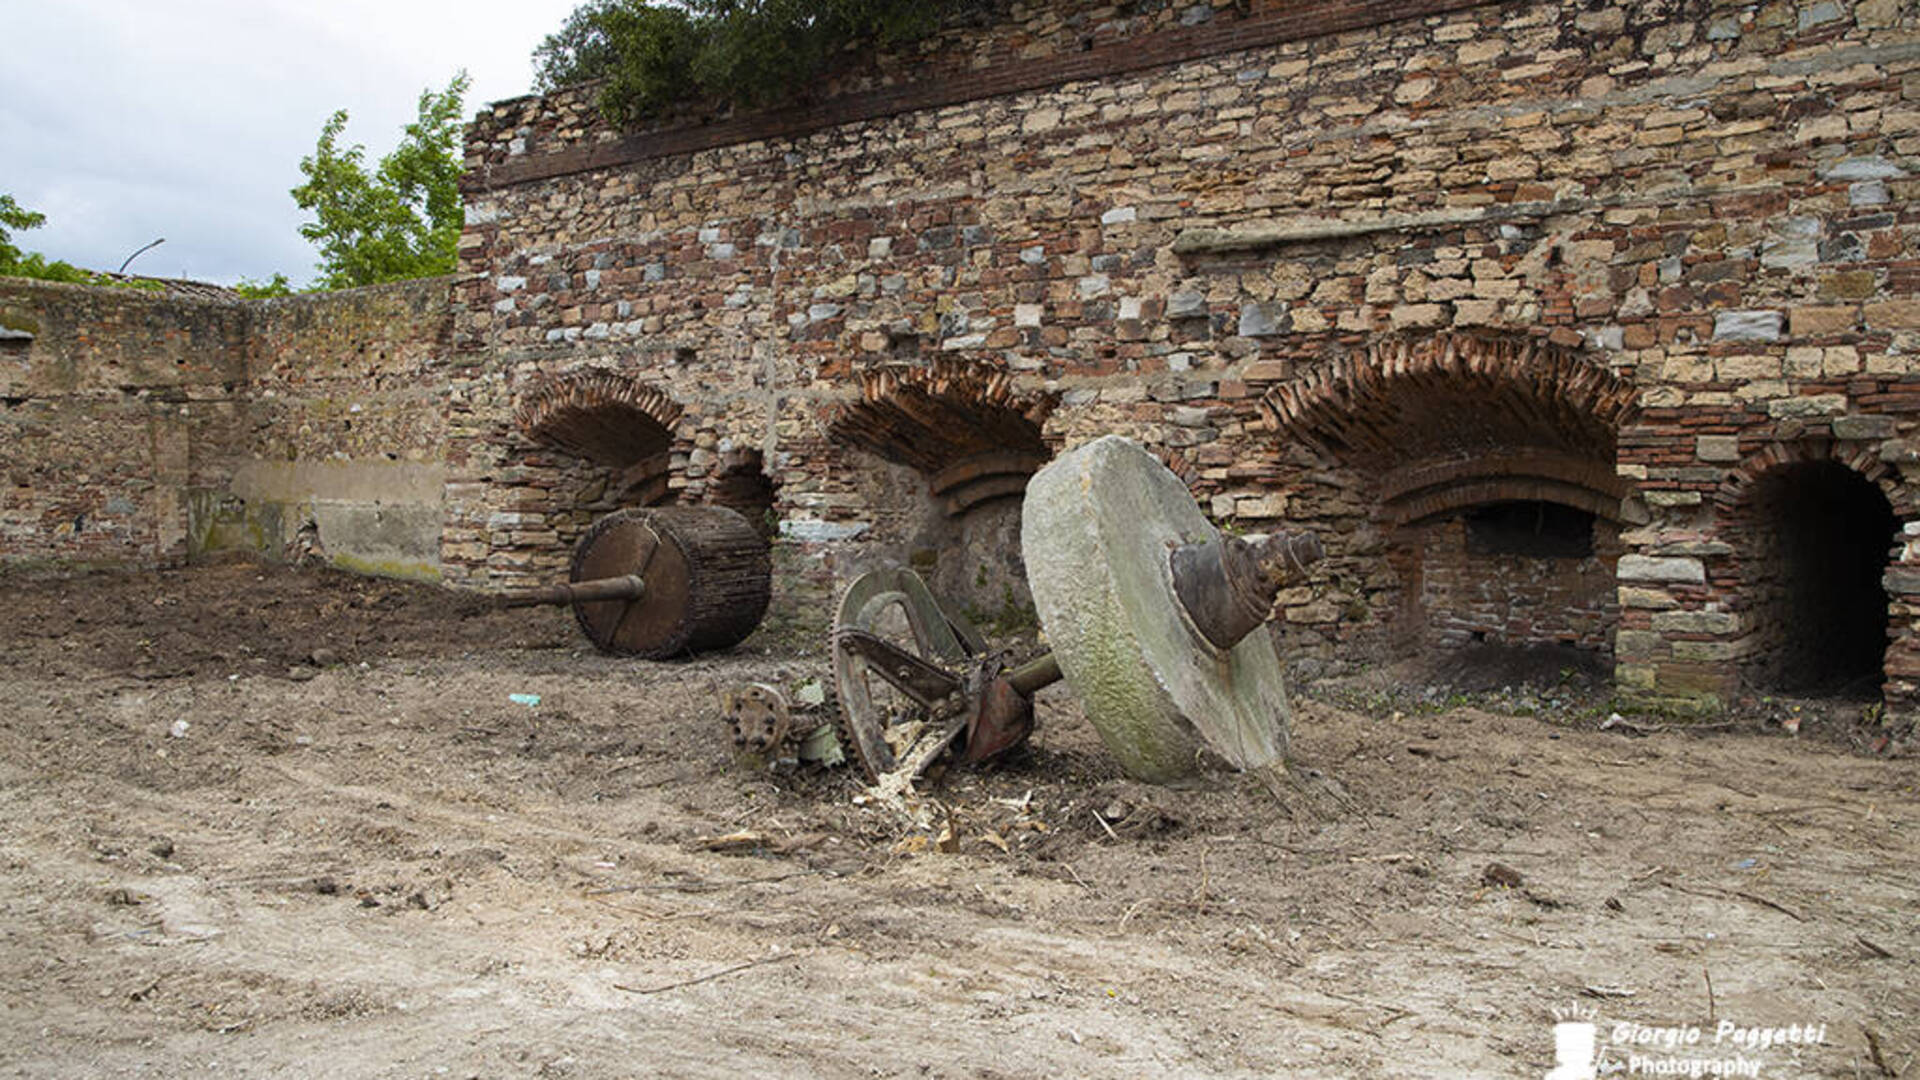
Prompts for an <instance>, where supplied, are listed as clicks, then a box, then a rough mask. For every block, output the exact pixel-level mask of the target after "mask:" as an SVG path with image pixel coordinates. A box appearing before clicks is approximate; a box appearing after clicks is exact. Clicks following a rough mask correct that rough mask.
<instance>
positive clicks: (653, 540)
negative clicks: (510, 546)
mask: <svg viewBox="0 0 1920 1080" xmlns="http://www.w3.org/2000/svg"><path fill="white" fill-rule="evenodd" d="M772 572H773V566H772V560H771V558H770V556H769V554H768V550H767V541H766V539H765V538H764V537H762V536H761V535H760V534H759V533H758V532H757V531H755V529H754V528H753V526H752V525H751V524H750V523H749V522H748V521H747V519H746V518H744V517H741V516H740V515H739V514H738V513H736V512H735V511H733V510H729V509H727V508H726V507H723V506H660V507H652V508H649V509H632V510H619V511H615V512H614V513H611V514H608V515H607V516H606V517H603V518H601V519H600V520H599V521H596V522H594V523H593V525H592V527H590V528H589V529H588V530H587V533H586V535H585V536H582V537H581V538H580V542H579V543H578V544H577V545H575V546H574V549H573V566H572V569H571V571H570V573H569V574H568V577H569V579H570V580H572V581H575V582H588V581H599V580H602V579H607V578H619V577H629V576H632V577H638V578H640V579H641V580H642V581H644V582H645V590H644V592H643V594H642V595H640V596H638V597H631V598H614V599H604V600H576V601H575V602H574V604H573V612H574V615H575V617H576V618H578V619H579V621H580V629H581V631H582V632H583V633H585V634H586V635H587V640H589V641H591V642H593V643H594V645H595V646H597V647H598V648H600V649H601V650H602V651H605V652H610V653H616V654H620V655H628V656H638V657H642V658H644V659H648V660H664V659H669V658H674V657H684V656H688V655H691V654H693V653H697V652H707V651H710V650H713V649H724V648H727V647H728V646H730V645H736V644H738V643H739V642H740V641H741V640H742V639H743V638H745V637H746V636H747V635H748V634H751V633H753V631H754V628H755V627H757V626H759V625H760V619H761V617H762V616H764V615H765V614H766V611H767V600H768V597H769V594H770V592H771V579H772Z"/></svg>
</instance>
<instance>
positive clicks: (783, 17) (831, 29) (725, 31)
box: [533, 0, 992, 124]
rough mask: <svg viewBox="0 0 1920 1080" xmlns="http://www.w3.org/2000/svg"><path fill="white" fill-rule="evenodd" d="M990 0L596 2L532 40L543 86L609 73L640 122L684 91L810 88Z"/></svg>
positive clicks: (758, 96) (790, 92) (612, 103)
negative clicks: (857, 59) (865, 54)
mask: <svg viewBox="0 0 1920 1080" xmlns="http://www.w3.org/2000/svg"><path fill="white" fill-rule="evenodd" d="M991 4H992V0H684V2H682V3H678V4H673V5H668V4H664V3H648V2H646V0H587V2H586V3H584V4H582V5H580V6H579V7H577V8H575V9H574V11H573V14H572V15H570V16H568V17H567V21H566V24H565V25H563V26H562V27H561V28H560V31H559V32H558V33H555V34H552V35H549V36H548V37H547V39H546V41H544V42H542V43H541V45H540V47H539V48H538V49H536V50H534V54H533V56H534V67H535V71H536V74H535V85H536V87H537V88H538V89H540V90H542V91H545V90H552V89H554V88H556V87H561V86H573V85H576V84H579V83H583V82H587V81H590V80H593V79H604V80H606V83H605V85H604V86H603V87H602V88H601V91H600V102H599V104H600V109H601V111H602V112H603V113H605V114H606V116H607V117H608V119H610V120H612V121H614V122H615V123H619V124H634V123H638V122H640V121H642V120H645V119H647V118H649V117H651V116H655V115H658V114H659V113H660V112H661V111H663V110H664V109H665V108H666V107H668V106H670V105H672V104H674V103H676V102H681V101H689V100H697V99H702V98H709V99H716V100H719V101H723V102H726V103H728V104H732V105H738V106H745V107H757V106H766V105H771V104H775V103H778V102H783V101H790V100H793V99H795V98H797V97H804V96H805V93H806V88H807V87H808V86H809V85H811V84H812V83H813V82H814V81H815V80H817V79H818V78H819V77H820V76H821V75H822V74H823V73H825V72H827V71H829V70H831V68H832V67H833V66H834V65H835V64H836V63H838V62H840V61H841V60H843V59H845V58H846V57H848V56H849V55H851V54H855V53H857V52H859V51H862V50H873V49H888V48H897V47H899V46H901V45H904V44H907V43H910V42H913V41H917V40H919V39H920V38H923V37H925V36H926V35H928V34H930V33H932V32H933V31H934V30H937V29H938V28H939V27H940V26H941V24H942V23H943V22H944V21H946V20H947V19H948V18H949V17H951V16H952V15H954V14H956V13H958V12H963V11H979V10H985V9H986V8H988V7H990V6H991Z"/></svg>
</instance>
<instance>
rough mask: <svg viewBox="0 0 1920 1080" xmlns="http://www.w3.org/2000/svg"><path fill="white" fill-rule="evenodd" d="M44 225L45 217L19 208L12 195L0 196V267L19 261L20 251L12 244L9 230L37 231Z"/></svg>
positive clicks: (11, 235)
mask: <svg viewBox="0 0 1920 1080" xmlns="http://www.w3.org/2000/svg"><path fill="white" fill-rule="evenodd" d="M46 223H47V215H45V214H42V213H38V212H36V211H33V210H29V209H27V208H26V207H24V206H21V205H20V204H19V203H17V202H15V201H13V196H12V195H7V194H0V267H6V266H12V265H13V264H14V263H17V262H19V261H20V249H19V248H18V247H15V246H14V244H13V233H12V232H11V230H13V229H21V230H26V229H37V228H39V227H40V226H42V225H45V224H46Z"/></svg>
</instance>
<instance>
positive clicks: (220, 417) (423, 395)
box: [0, 279, 447, 576]
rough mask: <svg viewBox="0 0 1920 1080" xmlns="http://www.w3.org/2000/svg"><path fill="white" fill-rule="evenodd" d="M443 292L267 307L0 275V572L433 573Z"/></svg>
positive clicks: (392, 292) (434, 288) (434, 285)
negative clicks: (257, 563)
mask: <svg viewBox="0 0 1920 1080" xmlns="http://www.w3.org/2000/svg"><path fill="white" fill-rule="evenodd" d="M446 325H447V313H446V282H445V281H444V280H443V279H435V280H431V281H422V282H409V283H406V284H404V285H399V286H386V287H381V288H375V289H361V290H352V291H348V292H341V293H328V294H320V295H314V296H299V297H291V298H286V299H279V300H271V301H242V300H240V299H238V298H232V297H227V298H221V297H218V296H206V295H180V294H178V293H173V292H168V291H146V290H138V289H118V288H95V287H87V286H75V285H57V284H50V283H46V282H36V281H25V280H20V279H0V327H5V328H6V329H8V330H10V331H11V333H9V334H8V335H7V336H6V339H5V340H3V341H0V431H3V432H4V435H5V437H4V438H0V478H3V479H4V487H0V564H4V565H8V566H13V567H24V568H33V567H40V566H48V567H89V566H105V565H126V566H152V565H168V564H177V563H180V562H184V561H187V560H189V559H195V558H200V557H204V556H209V555H214V554H218V553H220V552H222V551H230V550H247V551H253V552H256V553H260V554H265V555H268V556H270V557H275V558H279V557H300V556H303V555H308V554H312V555H319V556H322V557H324V558H326V559H327V560H329V561H331V562H334V563H336V564H338V565H342V566H347V567H351V568H354V569H361V570H368V571H373V572H379V573H399V574H409V575H414V576H431V575H433V574H434V573H436V572H437V564H438V555H439V550H438V549H439V534H440V530H441V511H440V504H441V501H442V489H443V487H444V483H445V477H444V468H443V466H442V464H441V460H442V459H441V446H442V441H443V431H444V426H445V423H444V416H445V409H446V406H445V400H444V390H443V387H444V385H445V377H444V375H443V374H436V371H435V368H436V365H438V364H440V363H442V362H443V361H444V355H445V353H444V340H445V337H446Z"/></svg>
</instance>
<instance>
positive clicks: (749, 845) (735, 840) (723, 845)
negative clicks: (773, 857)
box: [693, 829, 767, 852]
mask: <svg viewBox="0 0 1920 1080" xmlns="http://www.w3.org/2000/svg"><path fill="white" fill-rule="evenodd" d="M693 845H694V846H695V847H697V848H701V849H704V850H706V851H722V852H736V851H753V850H755V849H758V848H763V847H766V846H767V834H766V833H763V832H755V831H753V830H752V829H742V830H740V831H739V832H730V833H727V834H725V835H724V836H696V837H694V838H693Z"/></svg>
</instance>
